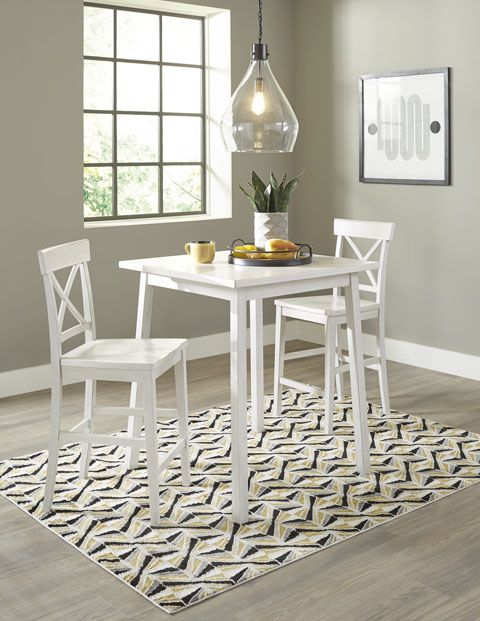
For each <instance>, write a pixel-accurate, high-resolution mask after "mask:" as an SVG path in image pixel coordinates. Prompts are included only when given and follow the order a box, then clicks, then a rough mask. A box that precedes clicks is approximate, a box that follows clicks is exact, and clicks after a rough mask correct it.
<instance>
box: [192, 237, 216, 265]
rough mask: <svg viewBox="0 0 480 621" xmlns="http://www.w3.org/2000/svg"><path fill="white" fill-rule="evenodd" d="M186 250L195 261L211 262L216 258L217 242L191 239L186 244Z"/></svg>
mask: <svg viewBox="0 0 480 621" xmlns="http://www.w3.org/2000/svg"><path fill="white" fill-rule="evenodd" d="M185 252H186V253H187V254H188V255H190V256H191V257H192V259H193V260H194V261H195V263H211V262H212V261H213V259H214V258H215V242H214V241H191V242H188V243H187V244H185Z"/></svg>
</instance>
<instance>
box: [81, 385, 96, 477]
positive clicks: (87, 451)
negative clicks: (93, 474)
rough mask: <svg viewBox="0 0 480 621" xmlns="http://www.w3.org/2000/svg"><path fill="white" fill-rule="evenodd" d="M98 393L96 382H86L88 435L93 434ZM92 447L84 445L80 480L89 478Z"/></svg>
mask: <svg viewBox="0 0 480 621" xmlns="http://www.w3.org/2000/svg"><path fill="white" fill-rule="evenodd" d="M96 392H97V382H96V380H86V382H85V418H88V419H89V423H88V429H87V432H88V433H93V407H94V405H95V397H96ZM91 448H92V447H91V445H90V444H86V443H85V444H84V445H83V447H82V456H81V457H80V468H79V470H80V478H81V479H86V478H87V477H88V468H89V466H90V455H91Z"/></svg>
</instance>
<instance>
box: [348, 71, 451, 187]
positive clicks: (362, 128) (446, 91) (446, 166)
mask: <svg viewBox="0 0 480 621" xmlns="http://www.w3.org/2000/svg"><path fill="white" fill-rule="evenodd" d="M430 74H441V75H443V106H444V115H443V129H444V131H443V136H444V140H443V145H444V154H443V171H444V174H443V178H441V179H428V178H427V179H422V178H418V179H417V178H391V177H380V176H379V177H376V176H374V177H369V176H366V175H365V132H366V131H367V128H366V124H365V83H366V81H367V80H379V79H388V78H398V77H405V76H419V77H420V76H422V75H430ZM450 84H451V69H450V67H440V68H436V69H416V70H410V71H395V72H391V73H379V74H366V75H361V76H360V78H359V112H360V114H359V181H360V182H361V183H389V184H404V185H450V183H451V162H450V160H451V157H450V145H451V141H450V130H451V123H450V88H451V86H450ZM432 125H433V123H432V124H431V126H432ZM437 125H438V126H439V125H440V124H439V123H437ZM431 131H432V132H434V130H433V129H431Z"/></svg>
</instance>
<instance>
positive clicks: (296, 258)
mask: <svg viewBox="0 0 480 621" xmlns="http://www.w3.org/2000/svg"><path fill="white" fill-rule="evenodd" d="M294 243H296V242H294ZM235 245H239V246H245V245H247V244H246V242H244V241H243V239H234V240H233V242H232V243H231V244H230V245H229V246H228V250H229V251H230V254H229V255H228V262H229V263H231V264H233V265H249V266H251V267H285V266H291V265H307V264H308V263H311V262H312V254H313V253H312V247H311V246H309V244H296V245H297V247H298V248H297V250H296V251H295V250H294V251H292V250H274V251H264V250H254V251H252V252H247V253H246V254H247V256H246V257H242V258H240V257H234V256H233V255H232V252H233V251H234V250H235ZM248 255H252V256H248ZM256 255H265V256H262V257H259V256H256ZM266 255H271V256H270V257H268V256H266ZM282 255H284V256H285V258H282ZM292 255H293V256H292Z"/></svg>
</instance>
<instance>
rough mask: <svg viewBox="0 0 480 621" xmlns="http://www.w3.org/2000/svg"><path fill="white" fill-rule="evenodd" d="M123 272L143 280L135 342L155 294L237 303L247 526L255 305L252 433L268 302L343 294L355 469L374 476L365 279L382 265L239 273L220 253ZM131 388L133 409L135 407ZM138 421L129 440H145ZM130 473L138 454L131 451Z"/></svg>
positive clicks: (240, 460)
mask: <svg viewBox="0 0 480 621" xmlns="http://www.w3.org/2000/svg"><path fill="white" fill-rule="evenodd" d="M119 266H120V268H122V269H126V270H133V271H135V272H139V274H140V286H139V295H138V310H137V325H136V334H135V336H136V338H148V337H149V336H150V325H151V316H152V302H153V290H154V287H164V288H167V289H174V290H177V291H184V292H187V293H192V294H197V295H204V296H208V297H212V298H217V299H220V300H225V301H227V302H229V304H230V389H231V442H232V449H231V460H232V519H233V521H234V522H237V523H239V524H243V523H245V522H247V521H248V519H249V511H248V453H247V390H248V387H247V309H248V305H249V306H250V342H251V376H252V390H251V411H252V432H253V433H258V432H261V431H262V429H263V408H264V382H263V300H264V299H266V298H278V297H282V296H287V295H292V294H301V293H307V292H313V291H319V290H324V289H332V288H334V287H343V288H344V291H345V299H346V311H347V322H348V323H347V335H348V345H349V350H350V378H351V389H352V408H353V425H354V438H355V458H356V466H357V470H358V472H359V474H360V475H361V476H365V475H368V473H369V470H370V454H369V435H368V425H367V402H366V395H365V372H364V366H363V348H362V329H361V321H360V307H359V287H358V284H359V282H358V281H359V275H360V274H361V273H362V272H366V271H367V270H375V269H378V263H376V262H375V261H361V260H358V259H348V258H336V257H329V256H323V255H314V256H313V259H312V263H310V264H307V265H300V266H288V267H283V266H282V267H254V266H239V265H231V264H229V263H228V252H217V253H216V255H215V260H214V262H213V263H211V264H206V265H205V264H204V265H201V264H196V263H193V261H192V259H191V258H190V257H189V256H187V255H180V256H168V257H156V258H147V259H133V260H125V261H120V262H119ZM135 399H136V395H135V389H134V388H132V398H131V404H132V405H135ZM139 424H140V423H139V419H138V417H131V419H130V421H129V433H130V435H132V436H135V435H139V434H140V429H139V427H138V425H139ZM129 460H130V466H131V467H133V465H134V464H135V462H136V460H138V454H136V449H130V455H129Z"/></svg>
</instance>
